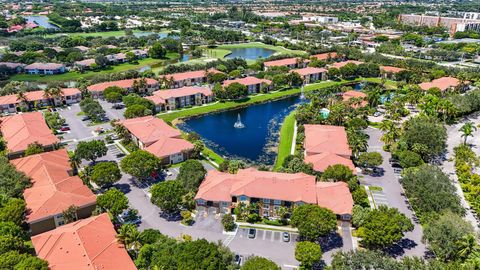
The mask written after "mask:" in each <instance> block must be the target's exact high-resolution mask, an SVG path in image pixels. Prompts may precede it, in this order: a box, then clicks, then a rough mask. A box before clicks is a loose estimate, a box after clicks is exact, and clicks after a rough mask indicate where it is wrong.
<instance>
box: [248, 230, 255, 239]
mask: <svg viewBox="0 0 480 270" xmlns="http://www.w3.org/2000/svg"><path fill="white" fill-rule="evenodd" d="M255 235H257V230H256V229H254V228H250V229H248V238H251V239H253V238H255Z"/></svg>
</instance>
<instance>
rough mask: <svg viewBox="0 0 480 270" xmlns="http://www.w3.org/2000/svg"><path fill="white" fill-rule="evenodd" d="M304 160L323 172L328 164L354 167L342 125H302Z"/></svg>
mask: <svg viewBox="0 0 480 270" xmlns="http://www.w3.org/2000/svg"><path fill="white" fill-rule="evenodd" d="M304 127H305V141H304V147H305V162H306V163H311V164H312V165H313V168H314V169H315V170H316V171H319V172H323V171H324V170H325V169H326V168H327V167H328V166H330V165H335V164H343V165H345V166H348V167H349V168H351V169H352V170H354V169H355V167H354V165H353V163H352V161H351V160H350V156H351V155H352V150H351V149H350V146H349V145H348V140H347V133H346V132H345V128H344V127H340V126H329V125H304Z"/></svg>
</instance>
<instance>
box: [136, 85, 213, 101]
mask: <svg viewBox="0 0 480 270" xmlns="http://www.w3.org/2000/svg"><path fill="white" fill-rule="evenodd" d="M196 94H203V95H204V96H212V95H213V92H212V90H210V88H208V87H200V86H185V87H181V88H177V89H167V90H158V91H155V92H153V93H152V96H148V97H145V98H146V99H149V100H151V101H153V103H155V104H164V103H165V100H167V99H169V98H177V97H186V96H191V95H196Z"/></svg>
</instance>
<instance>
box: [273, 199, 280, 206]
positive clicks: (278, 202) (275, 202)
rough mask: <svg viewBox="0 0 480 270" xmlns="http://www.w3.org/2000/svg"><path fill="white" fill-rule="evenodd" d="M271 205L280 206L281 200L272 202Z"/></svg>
mask: <svg viewBox="0 0 480 270" xmlns="http://www.w3.org/2000/svg"><path fill="white" fill-rule="evenodd" d="M273 204H276V205H280V204H282V201H281V200H274V201H273Z"/></svg>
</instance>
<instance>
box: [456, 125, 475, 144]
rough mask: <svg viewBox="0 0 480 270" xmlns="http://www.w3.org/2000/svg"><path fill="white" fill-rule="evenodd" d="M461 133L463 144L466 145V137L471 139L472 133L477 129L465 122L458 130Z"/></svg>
mask: <svg viewBox="0 0 480 270" xmlns="http://www.w3.org/2000/svg"><path fill="white" fill-rule="evenodd" d="M459 131H460V132H462V138H463V139H464V140H463V144H467V139H468V137H470V136H472V137H473V132H475V131H477V127H476V126H475V125H474V124H473V123H472V122H467V123H465V124H463V126H462V127H461V128H460V129H459Z"/></svg>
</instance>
